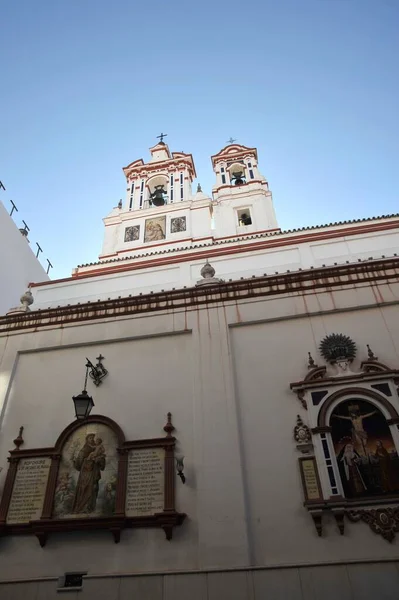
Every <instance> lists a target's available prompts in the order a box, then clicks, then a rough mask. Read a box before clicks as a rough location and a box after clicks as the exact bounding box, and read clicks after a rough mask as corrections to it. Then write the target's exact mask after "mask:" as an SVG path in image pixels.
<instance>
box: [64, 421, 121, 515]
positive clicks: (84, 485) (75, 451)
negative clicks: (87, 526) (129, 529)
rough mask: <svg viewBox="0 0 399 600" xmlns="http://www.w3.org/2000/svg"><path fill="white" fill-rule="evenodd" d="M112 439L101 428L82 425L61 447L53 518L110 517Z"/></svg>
mask: <svg viewBox="0 0 399 600" xmlns="http://www.w3.org/2000/svg"><path fill="white" fill-rule="evenodd" d="M116 446H117V441H116V436H115V434H114V432H113V431H112V430H111V429H110V428H109V427H107V426H105V425H102V424H90V425H84V426H82V427H81V428H79V429H78V430H76V431H75V432H74V433H73V434H72V435H71V436H70V438H69V439H68V440H67V442H66V443H65V446H64V448H63V451H62V459H61V464H60V469H59V473H58V480H57V485H56V490H55V496H54V511H53V513H54V517H58V518H82V517H89V516H92V517H93V516H96V517H97V516H107V515H112V514H113V511H114V505H115V494H116V482H117V455H116Z"/></svg>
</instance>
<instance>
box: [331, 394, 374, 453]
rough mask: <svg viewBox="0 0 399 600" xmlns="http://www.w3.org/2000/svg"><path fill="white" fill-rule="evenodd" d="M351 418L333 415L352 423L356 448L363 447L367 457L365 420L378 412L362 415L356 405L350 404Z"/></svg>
mask: <svg viewBox="0 0 399 600" xmlns="http://www.w3.org/2000/svg"><path fill="white" fill-rule="evenodd" d="M348 412H349V417H344V416H342V415H333V417H335V418H336V419H344V420H345V421H351V423H352V440H353V445H354V446H359V445H360V446H361V448H363V454H364V456H367V453H366V446H367V431H365V430H364V428H363V419H367V417H371V416H373V415H375V414H376V413H377V411H376V410H373V411H372V412H370V413H366V414H363V415H362V414H361V413H360V411H359V407H358V406H357V405H354V404H350V405H349V407H348Z"/></svg>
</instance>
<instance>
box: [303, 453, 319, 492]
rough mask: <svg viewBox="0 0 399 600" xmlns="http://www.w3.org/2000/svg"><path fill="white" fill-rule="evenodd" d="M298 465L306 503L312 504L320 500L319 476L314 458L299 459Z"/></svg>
mask: <svg viewBox="0 0 399 600" xmlns="http://www.w3.org/2000/svg"><path fill="white" fill-rule="evenodd" d="M299 464H300V467H301V475H302V483H303V488H304V492H305V498H306V501H310V502H312V501H313V502H314V501H317V500H322V493H321V489H320V482H319V474H318V472H317V465H316V460H315V458H314V457H310V458H301V459H300V460H299Z"/></svg>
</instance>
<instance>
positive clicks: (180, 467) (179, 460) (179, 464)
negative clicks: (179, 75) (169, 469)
mask: <svg viewBox="0 0 399 600" xmlns="http://www.w3.org/2000/svg"><path fill="white" fill-rule="evenodd" d="M176 469H177V474H178V476H179V477H180V479H181V480H182V483H186V476H185V475H184V472H183V471H184V456H176Z"/></svg>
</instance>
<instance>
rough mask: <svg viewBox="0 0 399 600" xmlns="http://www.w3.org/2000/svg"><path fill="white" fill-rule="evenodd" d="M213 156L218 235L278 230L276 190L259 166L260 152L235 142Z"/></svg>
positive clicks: (214, 204)
mask: <svg viewBox="0 0 399 600" xmlns="http://www.w3.org/2000/svg"><path fill="white" fill-rule="evenodd" d="M211 158H212V166H213V170H214V173H215V176H216V183H215V185H214V186H213V190H212V191H213V206H214V212H213V219H214V226H215V238H221V237H229V236H234V235H242V234H247V233H256V232H260V231H267V230H274V229H278V224H277V219H276V215H275V213H274V207H273V200H272V193H271V191H270V190H269V185H268V183H267V180H266V179H265V177H264V176H263V175H262V174H261V173H260V171H259V169H258V152H257V150H256V148H248V147H247V146H242V145H240V144H235V143H231V144H229V145H228V146H225V147H224V148H223V149H222V150H221V151H220V152H218V154H215V155H214V156H212V157H211Z"/></svg>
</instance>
